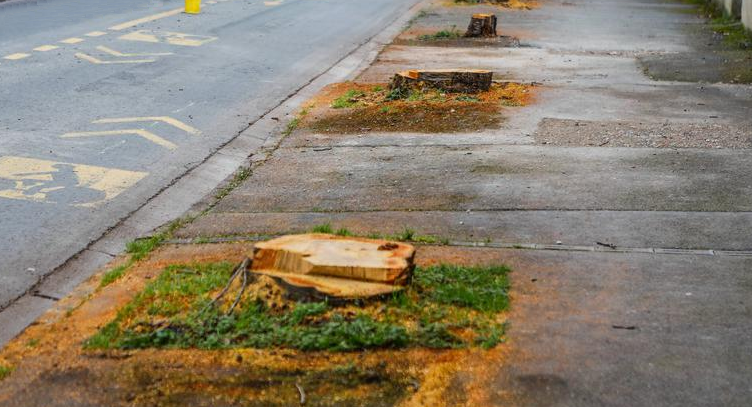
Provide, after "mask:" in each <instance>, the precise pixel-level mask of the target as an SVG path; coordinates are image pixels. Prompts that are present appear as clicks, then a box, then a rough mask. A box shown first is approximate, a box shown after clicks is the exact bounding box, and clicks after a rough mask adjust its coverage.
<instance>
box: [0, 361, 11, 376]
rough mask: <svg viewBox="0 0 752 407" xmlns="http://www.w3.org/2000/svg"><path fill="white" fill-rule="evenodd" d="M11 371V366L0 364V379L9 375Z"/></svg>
mask: <svg viewBox="0 0 752 407" xmlns="http://www.w3.org/2000/svg"><path fill="white" fill-rule="evenodd" d="M11 373H13V367H11V366H5V365H0V380H3V379H5V378H6V377H8V376H10V374H11Z"/></svg>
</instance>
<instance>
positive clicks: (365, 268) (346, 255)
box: [251, 233, 415, 300]
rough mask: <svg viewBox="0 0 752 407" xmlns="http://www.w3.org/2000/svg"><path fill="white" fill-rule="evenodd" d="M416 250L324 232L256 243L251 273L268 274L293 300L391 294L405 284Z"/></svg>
mask: <svg viewBox="0 0 752 407" xmlns="http://www.w3.org/2000/svg"><path fill="white" fill-rule="evenodd" d="M414 256H415V248H414V247H413V246H411V245H408V244H404V243H397V242H389V241H386V240H377V239H364V238H356V237H342V236H334V235H327V234H315V233H314V234H305V235H290V236H283V237H280V238H277V239H273V240H270V241H267V242H261V243H257V244H256V245H255V247H254V252H253V266H252V268H251V272H253V273H258V274H263V275H267V276H270V277H272V278H274V279H275V281H277V282H278V283H280V285H281V286H282V287H284V288H285V289H286V290H287V293H288V294H289V296H290V297H291V298H293V299H296V300H321V299H329V298H331V299H334V300H351V299H361V298H368V297H374V296H384V295H389V294H392V293H394V292H397V291H400V290H402V289H403V287H404V286H405V285H407V283H408V282H409V280H410V279H411V277H412V271H413V268H414V264H413V257H414Z"/></svg>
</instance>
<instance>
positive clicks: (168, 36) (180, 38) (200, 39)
mask: <svg viewBox="0 0 752 407" xmlns="http://www.w3.org/2000/svg"><path fill="white" fill-rule="evenodd" d="M118 39H120V40H125V41H142V42H151V43H158V42H166V43H168V44H171V45H181V46H186V47H198V46H201V45H204V44H206V43H208V42H211V41H214V40H216V39H217V37H209V36H205V35H193V34H184V33H176V32H169V31H150V30H138V31H134V32H132V33H128V34H125V35H122V36H120V37H118Z"/></svg>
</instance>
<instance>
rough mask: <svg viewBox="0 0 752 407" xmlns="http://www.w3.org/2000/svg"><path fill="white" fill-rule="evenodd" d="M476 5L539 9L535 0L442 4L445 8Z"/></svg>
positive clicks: (450, 0) (464, 0)
mask: <svg viewBox="0 0 752 407" xmlns="http://www.w3.org/2000/svg"><path fill="white" fill-rule="evenodd" d="M478 4H483V5H488V6H495V7H500V8H508V9H513V10H532V9H535V8H538V7H540V4H539V2H538V1H536V0H526V1H522V0H508V1H498V0H446V1H445V2H444V5H446V6H474V5H478Z"/></svg>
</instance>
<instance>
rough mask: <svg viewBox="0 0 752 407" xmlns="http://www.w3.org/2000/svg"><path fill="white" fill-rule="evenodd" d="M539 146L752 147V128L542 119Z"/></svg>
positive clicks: (537, 138) (723, 125) (536, 138)
mask: <svg viewBox="0 0 752 407" xmlns="http://www.w3.org/2000/svg"><path fill="white" fill-rule="evenodd" d="M535 141H536V143H538V144H548V145H554V146H589V147H652V148H752V125H749V126H746V127H740V126H729V125H725V124H710V123H707V124H706V123H642V122H598V121H586V120H569V119H550V118H547V119H543V120H542V121H541V123H540V125H539V126H538V131H537V132H536V133H535Z"/></svg>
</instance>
